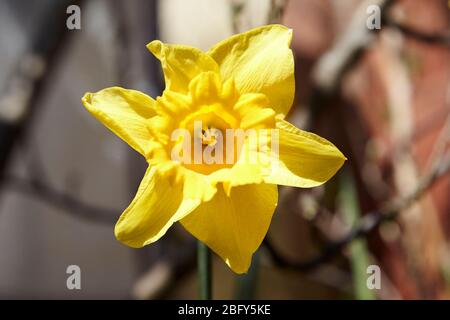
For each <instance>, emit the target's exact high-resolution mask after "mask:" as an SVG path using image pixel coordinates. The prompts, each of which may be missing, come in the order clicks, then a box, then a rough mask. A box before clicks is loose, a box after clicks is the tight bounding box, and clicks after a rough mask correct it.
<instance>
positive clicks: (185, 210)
mask: <svg viewBox="0 0 450 320" xmlns="http://www.w3.org/2000/svg"><path fill="white" fill-rule="evenodd" d="M199 204H200V200H199V199H183V185H182V184H179V183H176V179H172V177H170V176H168V174H167V173H163V172H159V171H158V167H151V168H150V167H149V168H148V169H147V172H146V173H145V176H144V178H143V180H142V182H141V184H140V186H139V189H138V191H137V194H136V196H135V198H134V199H133V201H132V202H131V204H130V205H129V206H128V208H127V209H126V210H125V211H124V212H123V213H122V215H121V216H120V219H119V221H118V222H117V224H116V227H115V230H114V233H115V235H116V238H117V240H119V241H121V242H123V243H125V244H126V245H128V246H130V247H133V248H139V247H143V246H145V245H147V244H150V243H152V242H155V241H156V240H158V239H159V238H160V237H161V236H163V235H164V234H165V233H166V231H167V229H169V227H170V226H171V225H172V224H173V223H174V222H176V221H178V220H180V219H181V218H183V217H184V216H185V215H187V214H189V213H190V212H191V211H192V210H194V209H195V208H196V207H197V206H198V205H199Z"/></svg>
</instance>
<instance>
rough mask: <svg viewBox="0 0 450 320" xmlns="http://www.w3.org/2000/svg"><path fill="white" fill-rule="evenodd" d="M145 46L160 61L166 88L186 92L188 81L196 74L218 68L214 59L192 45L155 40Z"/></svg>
mask: <svg viewBox="0 0 450 320" xmlns="http://www.w3.org/2000/svg"><path fill="white" fill-rule="evenodd" d="M147 48H148V49H149V50H150V52H151V53H153V55H154V56H155V57H156V58H158V59H159V60H160V61H161V66H162V68H163V71H164V79H165V82H166V89H167V90H172V91H176V92H179V93H187V92H188V88H189V83H190V82H191V80H192V79H194V78H195V77H196V76H197V75H198V74H200V73H202V72H205V71H214V72H218V70H219V67H218V66H217V63H216V62H215V61H214V59H212V58H211V57H210V56H208V55H207V54H206V53H204V52H202V51H201V50H199V49H196V48H193V47H189V46H182V45H172V44H164V43H162V42H161V41H158V40H155V41H152V42H150V43H149V44H148V45H147Z"/></svg>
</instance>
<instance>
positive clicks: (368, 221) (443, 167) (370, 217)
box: [264, 152, 450, 271]
mask: <svg viewBox="0 0 450 320" xmlns="http://www.w3.org/2000/svg"><path fill="white" fill-rule="evenodd" d="M449 171H450V153H448V152H447V153H446V154H445V155H442V156H440V157H439V158H438V159H437V160H436V161H435V162H434V164H433V166H432V168H431V169H430V171H429V172H428V173H427V174H425V175H424V176H423V177H422V178H421V179H420V181H419V184H418V186H417V188H416V189H415V190H414V192H412V193H411V194H410V195H409V196H406V197H404V198H399V199H396V200H394V201H392V202H389V203H388V204H387V205H385V206H384V207H383V208H382V209H380V210H378V211H373V212H369V213H367V214H365V215H364V216H363V217H362V218H361V220H360V222H359V223H358V224H357V225H356V226H355V227H354V228H353V229H352V230H351V231H350V232H349V233H348V234H347V235H345V236H344V237H342V238H341V239H339V240H337V241H334V242H331V243H329V244H328V245H327V246H325V248H324V249H323V250H322V251H321V253H319V254H318V255H317V256H315V257H313V258H311V259H309V260H307V261H304V262H296V263H292V262H291V261H288V259H286V258H284V257H283V256H281V255H280V254H279V253H278V251H277V250H276V248H274V247H273V245H272V244H271V242H270V241H269V239H268V238H266V239H265V240H264V244H265V247H266V248H267V249H268V251H269V253H270V255H271V257H272V259H273V261H274V262H275V263H276V264H277V265H278V266H282V267H287V268H293V269H297V270H301V271H308V270H311V269H313V268H315V267H317V266H318V265H320V264H323V263H324V262H326V261H328V260H329V259H330V258H332V257H333V256H335V255H336V254H338V253H339V252H340V250H341V249H342V248H344V247H345V246H346V245H347V244H349V243H350V242H351V241H353V240H354V239H356V238H359V237H361V236H366V235H368V234H369V233H371V232H372V231H373V230H375V229H376V228H377V227H378V226H379V225H380V224H381V223H383V222H384V221H389V220H393V219H395V218H396V217H397V215H398V214H399V213H400V212H401V211H402V210H404V209H406V208H408V207H409V206H411V205H412V204H413V203H414V202H415V201H417V200H418V199H419V198H420V197H421V196H422V195H423V193H424V192H425V191H426V190H428V188H430V187H431V186H432V185H433V184H434V183H435V182H436V181H437V180H438V179H439V178H440V177H442V176H443V175H445V174H447V173H448V172H449Z"/></svg>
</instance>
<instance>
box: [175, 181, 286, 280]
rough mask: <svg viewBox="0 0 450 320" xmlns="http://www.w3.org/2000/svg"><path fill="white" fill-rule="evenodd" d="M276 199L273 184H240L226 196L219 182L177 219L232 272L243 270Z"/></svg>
mask: <svg viewBox="0 0 450 320" xmlns="http://www.w3.org/2000/svg"><path fill="white" fill-rule="evenodd" d="M277 199H278V191H277V186H275V185H267V184H251V185H245V186H240V187H236V188H232V190H231V194H230V196H227V195H226V193H225V191H224V190H223V188H221V187H220V186H219V187H218V190H217V193H216V195H215V196H214V198H212V200H211V201H209V202H206V203H203V204H202V205H200V206H199V207H198V208H197V209H195V210H194V211H193V212H192V213H191V214H189V215H188V216H186V217H185V218H183V219H182V220H181V223H182V225H183V226H184V227H185V228H186V229H187V230H188V231H189V232H190V233H191V234H192V235H194V236H195V237H196V238H197V239H199V240H201V241H203V242H204V243H206V244H207V245H208V246H209V247H210V248H211V249H212V250H213V251H214V252H216V253H217V254H218V255H219V256H220V257H221V258H222V259H223V260H224V261H225V262H226V263H227V264H228V266H229V267H230V268H231V269H232V270H233V271H234V272H236V273H244V272H247V270H248V268H249V266H250V263H251V258H252V255H253V253H254V252H255V251H256V250H257V249H258V247H259V246H260V244H261V242H262V240H263V239H264V237H265V235H266V233H267V230H268V229H269V225H270V221H271V219H272V215H273V212H274V210H275V207H276V204H277Z"/></svg>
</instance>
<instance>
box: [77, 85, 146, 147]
mask: <svg viewBox="0 0 450 320" xmlns="http://www.w3.org/2000/svg"><path fill="white" fill-rule="evenodd" d="M82 102H83V104H84V106H85V107H86V109H87V110H88V111H89V112H90V113H91V114H92V115H93V116H94V117H95V118H97V119H98V120H99V121H100V122H102V123H103V124H104V125H105V126H106V127H107V128H108V129H110V130H111V131H112V132H114V133H115V134H116V135H118V136H119V137H120V138H121V139H123V140H124V141H125V142H127V143H128V144H129V145H130V146H131V147H132V148H134V149H135V150H136V151H138V152H139V153H141V154H142V155H144V156H145V154H146V153H147V152H148V150H149V148H150V146H149V143H150V139H149V131H148V129H147V125H146V121H147V119H149V118H150V117H152V116H154V115H155V111H154V104H155V100H153V99H152V98H150V97H149V96H147V95H145V94H143V93H141V92H139V91H135V90H129V89H123V88H119V87H112V88H107V89H103V90H101V91H99V92H96V93H90V92H88V93H86V94H85V95H84V97H83V98H82Z"/></svg>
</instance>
